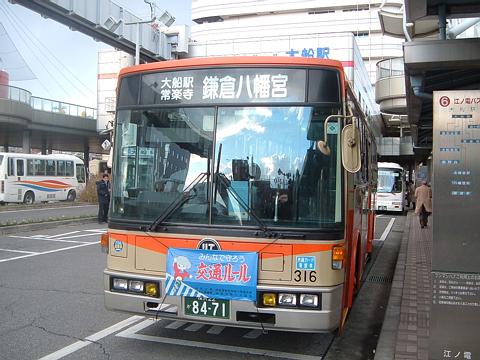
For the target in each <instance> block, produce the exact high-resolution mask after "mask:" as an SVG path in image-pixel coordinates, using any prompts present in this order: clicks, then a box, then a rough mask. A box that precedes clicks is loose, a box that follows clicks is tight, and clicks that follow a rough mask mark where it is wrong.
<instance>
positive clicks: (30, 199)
mask: <svg viewBox="0 0 480 360" xmlns="http://www.w3.org/2000/svg"><path fill="white" fill-rule="evenodd" d="M34 202H35V195H34V193H33V192H31V191H27V192H26V193H25V196H24V197H23V203H24V204H26V205H32V204H33V203H34Z"/></svg>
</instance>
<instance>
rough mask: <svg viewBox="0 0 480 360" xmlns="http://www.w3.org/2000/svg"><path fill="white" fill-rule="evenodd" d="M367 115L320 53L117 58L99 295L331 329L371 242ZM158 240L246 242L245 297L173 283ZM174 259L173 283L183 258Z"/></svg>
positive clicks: (190, 316)
mask: <svg viewBox="0 0 480 360" xmlns="http://www.w3.org/2000/svg"><path fill="white" fill-rule="evenodd" d="M367 121H368V119H367V118H366V116H365V114H364V113H363V112H362V110H361V109H360V106H359V104H358V102H357V101H356V99H355V98H354V97H353V95H352V91H351V90H350V88H349V85H348V82H347V81H346V79H345V75H344V70H343V68H342V64H341V63H340V62H338V61H334V60H320V59H308V58H288V57H224V58H206V59H200V58H196V59H186V60H174V61H165V62H158V63H151V64H145V65H138V66H133V67H129V68H125V69H123V70H122V71H121V72H120V76H119V85H118V101H117V112H116V121H115V136H114V158H113V171H112V179H113V188H112V200H111V204H110V207H111V210H110V219H109V229H108V232H107V234H105V236H103V237H102V242H101V243H102V246H103V248H104V250H106V251H107V252H108V256H107V267H106V269H105V271H104V284H105V304H106V307H107V308H108V309H112V310H119V311H125V312H130V313H137V314H143V315H152V316H158V317H162V318H170V319H182V320H187V321H192V322H202V323H208V324H217V325H226V326H240V327H250V328H263V329H271V330H286V331H299V332H328V331H332V330H334V329H337V328H339V327H342V325H343V323H344V321H345V319H346V316H347V314H348V310H349V309H350V308H351V306H352V301H353V297H354V294H355V292H356V291H357V290H358V289H359V287H360V283H361V278H362V272H363V269H364V264H365V262H366V259H367V256H368V254H369V252H371V250H372V238H373V226H374V218H375V217H374V212H373V203H374V200H373V199H374V192H375V189H376V145H375V138H374V137H373V135H372V133H371V131H370V128H369V126H368V123H367ZM172 249H176V250H178V249H180V250H185V249H199V250H202V251H203V250H205V251H210V252H209V254H210V255H211V254H212V253H213V255H212V256H215V254H218V256H219V258H221V257H222V254H224V253H225V254H226V253H228V254H232V253H234V254H235V253H236V252H248V253H254V254H255V258H256V260H258V263H257V264H256V268H255V277H254V278H255V281H256V282H255V284H254V285H255V288H254V289H255V291H256V295H255V299H253V300H250V301H244V300H235V299H233V300H232V299H228V298H222V296H218V297H216V298H214V299H211V298H205V297H202V296H198V297H195V291H191V292H189V291H188V287H184V285H181V286H182V287H181V288H180V289H179V292H178V293H176V294H174V295H172V293H171V292H169V291H170V290H168V288H169V287H170V285H171V283H170V282H169V281H170V279H171V278H172V276H170V275H169V272H168V271H167V265H168V264H167V262H168V261H169V260H168V259H169V256H170V255H169V254H170V252H171V251H172ZM202 256H203V255H202ZM226 257H227V258H228V257H230V258H232V257H231V256H226ZM179 258H180V257H178V258H175V259H174V262H175V263H174V266H176V267H175V272H176V274H175V276H174V277H173V278H174V279H177V281H178V282H179V283H181V280H182V279H184V277H185V276H184V275H183V274H186V272H185V269H188V267H189V266H190V264H189V263H188V261H186V264H181V263H180V261H179ZM233 258H235V257H233ZM179 265H181V266H182V267H179ZM168 266H170V265H168ZM212 269H213V267H212V268H210V271H213V270H212ZM230 270H231V269H230ZM243 270H245V271H246V267H245V268H243V269H242V271H243ZM237 273H238V272H237ZM210 275H211V278H214V277H215V276H214V273H213V272H211V273H210ZM230 275H231V274H230ZM237 275H238V274H237ZM242 275H243V278H244V280H245V279H250V277H249V276H247V275H246V272H244V273H243V274H242ZM201 276H205V272H203V273H199V272H197V278H200V277H201ZM252 278H253V277H252ZM232 279H233V277H232ZM182 289H183V290H182ZM185 289H187V290H185ZM180 290H182V291H183V292H182V291H180ZM222 291H223V290H222Z"/></svg>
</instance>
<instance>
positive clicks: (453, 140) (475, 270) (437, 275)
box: [429, 90, 480, 360]
mask: <svg viewBox="0 0 480 360" xmlns="http://www.w3.org/2000/svg"><path fill="white" fill-rule="evenodd" d="M479 152H480V91H479V90H451V91H435V92H434V93H433V205H434V208H433V213H432V214H433V246H432V273H431V277H432V281H431V283H432V302H431V308H430V354H429V359H431V360H439V359H463V360H465V359H467V360H472V359H479V358H480V342H479V341H478V329H479V324H480V262H479V261H478V254H479V253H480V242H479V241H478V239H479V238H480V231H479V227H478V224H477V223H476V222H475V221H472V219H476V217H477V216H478V213H479V203H480V182H479V181H478V179H479V178H480V164H479V162H478V155H479Z"/></svg>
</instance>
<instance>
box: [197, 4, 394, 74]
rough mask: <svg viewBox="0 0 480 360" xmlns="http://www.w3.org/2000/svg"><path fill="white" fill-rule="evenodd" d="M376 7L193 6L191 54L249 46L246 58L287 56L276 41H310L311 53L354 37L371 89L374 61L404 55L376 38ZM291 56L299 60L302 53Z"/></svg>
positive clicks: (383, 38)
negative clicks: (332, 38) (327, 42)
mask: <svg viewBox="0 0 480 360" xmlns="http://www.w3.org/2000/svg"><path fill="white" fill-rule="evenodd" d="M380 3H381V1H370V4H369V2H368V1H367V2H366V3H360V2H358V1H352V0H348V1H347V0H335V1H306V0H305V1H301V0H300V1H286V0H237V1H232V0H219V1H217V0H194V1H193V2H192V19H193V20H194V21H196V22H198V23H199V24H198V25H195V26H193V27H192V37H191V38H192V40H193V43H191V45H192V46H191V51H192V50H193V53H194V54H193V56H199V54H202V56H213V55H233V54H237V55H240V51H239V47H240V48H244V47H245V44H247V43H248V44H249V49H250V51H248V54H249V55H271V54H272V53H276V55H278V56H280V55H287V56H288V54H286V52H288V51H290V50H291V49H292V47H288V46H286V45H285V47H284V48H279V47H278V46H277V47H275V46H274V44H275V42H276V41H279V42H281V43H282V44H286V43H287V41H290V42H291V43H295V42H296V41H297V39H300V38H302V37H303V38H304V39H307V38H308V39H311V40H312V45H315V48H316V47H317V46H318V47H321V46H322V45H321V44H318V41H317V44H313V43H314V39H316V38H322V39H324V38H325V37H324V35H325V34H335V33H345V32H351V33H353V34H354V35H355V36H356V40H357V44H358V47H359V49H360V51H361V54H362V57H363V59H364V60H365V65H366V68H367V71H368V74H369V77H370V80H371V82H372V83H374V82H375V80H376V76H375V72H376V67H375V64H376V62H377V61H379V60H381V59H384V58H388V57H398V56H402V55H403V52H402V45H401V44H402V40H401V39H396V38H391V37H386V36H383V35H382V34H381V27H380V21H379V19H378V7H379V5H380ZM262 39H265V40H264V41H261V40H262ZM267 39H268V40H267ZM259 41H260V43H259ZM222 44H223V45H222ZM222 47H223V48H225V49H228V50H226V51H227V52H226V53H222V52H221V48H222ZM306 49H307V50H308V49H309V48H308V47H307V48H306ZM294 50H297V49H294ZM301 50H302V49H300V51H301ZM241 51H243V50H241ZM295 55H296V56H301V52H300V53H299V54H295ZM189 56H192V53H191V54H190V55H189Z"/></svg>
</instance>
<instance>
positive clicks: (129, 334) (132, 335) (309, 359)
mask: <svg viewBox="0 0 480 360" xmlns="http://www.w3.org/2000/svg"><path fill="white" fill-rule="evenodd" d="M156 322H157V320H154V319H147V320H144V321H142V322H140V323H138V324H136V325H134V326H132V327H129V328H127V329H125V330H123V331H121V332H119V333H118V334H116V335H115V336H118V337H123V338H127V339H136V340H143V341H150V342H156V343H162V344H169V345H179V346H189V347H193V348H203V349H209V350H221V351H229V352H236V353H240V354H249V355H261V356H270V357H276V358H284V359H294V360H322V359H323V357H322V356H313V355H302V354H294V353H288V352H282V351H273V350H266V349H256V348H249V347H239V346H231V345H222V344H217V343H206V342H199V341H190V340H182V339H175V338H169V337H161V336H152V335H142V334H137V333H138V332H139V331H141V330H143V329H145V328H147V327H149V326H151V325H153V324H155V323H156ZM166 327H167V326H166ZM41 360H42V359H41ZM49 360H50V359H49Z"/></svg>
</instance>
